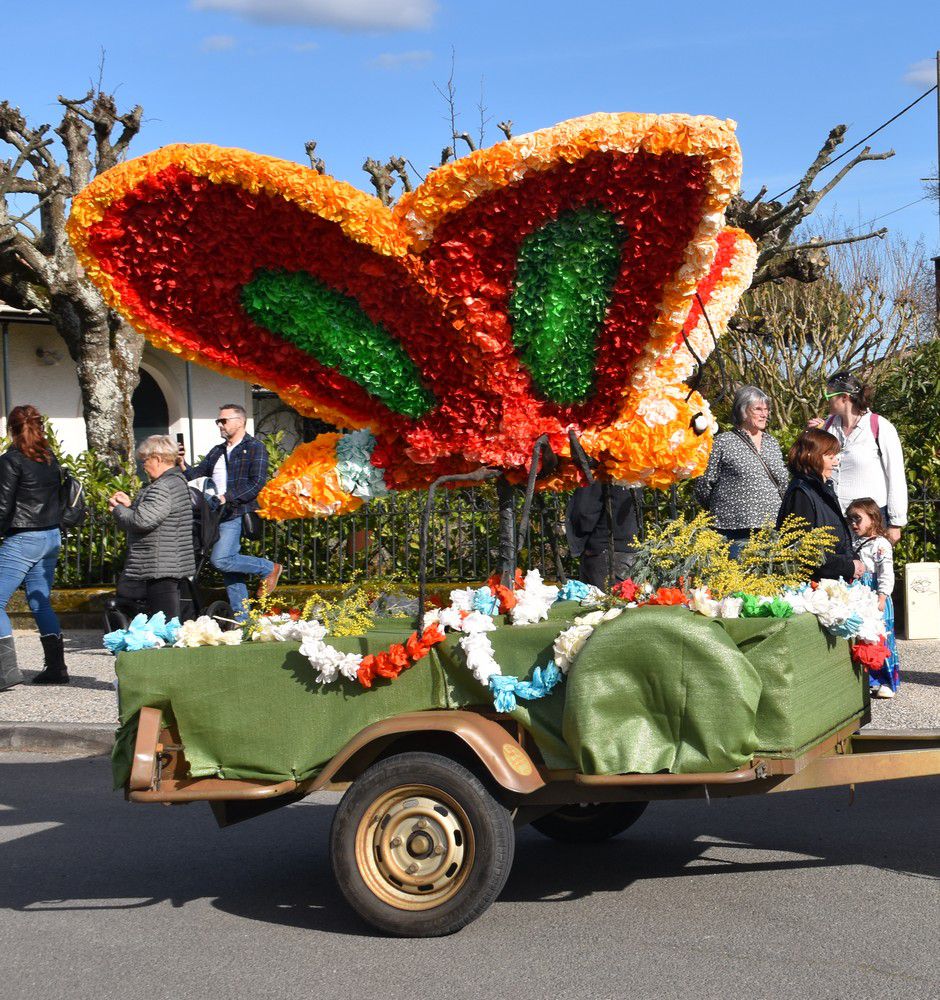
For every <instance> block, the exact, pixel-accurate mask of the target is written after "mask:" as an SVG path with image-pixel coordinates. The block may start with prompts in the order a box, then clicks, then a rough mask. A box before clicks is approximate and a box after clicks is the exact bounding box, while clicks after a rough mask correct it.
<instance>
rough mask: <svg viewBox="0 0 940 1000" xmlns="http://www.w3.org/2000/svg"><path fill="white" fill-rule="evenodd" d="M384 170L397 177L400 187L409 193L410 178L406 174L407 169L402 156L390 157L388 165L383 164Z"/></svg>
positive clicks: (410, 188)
mask: <svg viewBox="0 0 940 1000" xmlns="http://www.w3.org/2000/svg"><path fill="white" fill-rule="evenodd" d="M385 166H386V168H387V169H388V170H389V171H391V172H392V173H394V174H397V175H398V179H399V180H400V181H401V186H402V188H403V189H404V190H405V191H411V190H413V189H412V186H411V177H410V176H409V174H408V167H407V164H406V161H405V158H404V157H403V156H390V157H389V160H388V163H386V164H385Z"/></svg>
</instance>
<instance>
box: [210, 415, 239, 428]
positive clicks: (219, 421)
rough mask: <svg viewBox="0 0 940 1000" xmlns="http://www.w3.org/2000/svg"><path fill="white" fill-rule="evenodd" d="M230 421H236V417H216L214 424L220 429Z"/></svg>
mask: <svg viewBox="0 0 940 1000" xmlns="http://www.w3.org/2000/svg"><path fill="white" fill-rule="evenodd" d="M230 420H238V417H216V418H215V422H216V423H217V424H218V425H219V426H220V427H221V426H222V424H227V423H228V422H229V421H230Z"/></svg>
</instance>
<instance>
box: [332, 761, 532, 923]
mask: <svg viewBox="0 0 940 1000" xmlns="http://www.w3.org/2000/svg"><path fill="white" fill-rule="evenodd" d="M330 841H331V854H332V860H333V874H334V876H335V877H336V881H337V883H338V885H339V887H340V889H341V890H342V893H343V895H344V896H345V897H346V899H347V901H348V902H349V904H350V906H352V908H353V909H354V910H355V911H356V912H357V913H358V914H359V915H360V916H361V917H362V918H363V919H364V920H366V921H367V922H368V923H370V924H372V925H373V926H374V927H377V928H379V929H380V930H383V931H386V932H387V933H389V934H395V935H398V936H399V937H437V936H440V935H443V934H452V933H454V931H458V930H460V928H461V927H464V926H465V925H466V924H469V923H470V922H471V921H472V920H475V919H476V918H477V917H478V916H480V914H481V913H483V911H484V910H485V909H486V908H487V907H488V906H489V905H490V904H491V903H492V902H493V900H495V899H496V897H497V896H498V895H499V893H500V891H501V890H502V888H503V886H504V885H505V884H506V879H507V878H508V877H509V870H510V868H511V867H512V859H513V854H514V851H515V835H514V832H513V826H512V819H511V817H510V814H509V811H508V810H507V809H506V808H505V807H504V806H503V805H501V804H500V803H499V802H497V801H496V799H495V798H494V797H493V796H492V795H491V794H490V792H489V791H488V790H487V788H486V787H485V786H484V785H483V783H482V782H481V781H480V779H479V778H477V777H476V776H475V775H474V774H472V773H471V772H470V771H468V770H467V769H466V768H465V767H463V766H462V765H461V764H458V763H457V762H456V761H453V760H450V759H449V758H447V757H442V756H440V755H438V754H431V753H402V754H398V755H397V756H395V757H389V758H387V759H385V760H382V761H379V762H378V763H377V764H374V765H373V766H372V767H370V768H369V769H368V770H366V771H365V772H364V773H363V774H362V775H361V776H360V777H359V778H357V779H356V781H355V782H354V783H353V784H352V785H351V786H350V788H349V789H348V790H347V792H346V794H345V795H344V796H343V799H342V801H341V802H340V804H339V806H338V807H337V810H336V814H335V815H334V817H333V828H332V831H331V833H330Z"/></svg>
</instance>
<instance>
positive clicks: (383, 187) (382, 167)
mask: <svg viewBox="0 0 940 1000" xmlns="http://www.w3.org/2000/svg"><path fill="white" fill-rule="evenodd" d="M362 169H363V170H364V171H365V172H366V173H367V174H368V175H369V177H370V179H371V181H372V186H373V187H374V188H375V194H376V197H377V198H378V199H379V201H380V202H382V204H383V205H385V206H386V207H387V206H388V205H390V204H391V201H392V195H391V191H392V187H393V185H394V184H395V178H394V177H393V176H392V174H391V171H390V170H389V168H388V165H387V164H385V163H380V162H379V161H378V160H375V159H373V158H372V157H371V156H370V157H368V158H367V159H366V161H365V163H363V165H362Z"/></svg>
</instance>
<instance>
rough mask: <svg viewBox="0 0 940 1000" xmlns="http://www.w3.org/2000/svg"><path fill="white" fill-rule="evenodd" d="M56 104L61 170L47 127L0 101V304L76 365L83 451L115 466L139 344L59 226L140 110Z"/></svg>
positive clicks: (124, 454)
mask: <svg viewBox="0 0 940 1000" xmlns="http://www.w3.org/2000/svg"><path fill="white" fill-rule="evenodd" d="M59 101H60V104H61V106H62V119H61V121H60V122H59V125H58V126H57V128H56V129H55V134H56V135H58V137H59V138H60V139H61V141H62V147H63V149H64V151H65V157H64V162H63V163H60V162H58V161H57V159H56V156H55V154H54V147H53V141H54V140H53V137H52V136H51V135H49V131H50V126H49V125H48V124H42V125H39V126H38V127H33V126H30V125H29V123H28V122H27V121H26V119H25V117H24V116H23V115H22V114H21V113H20V111H19V110H18V109H17V108H15V107H13V106H11V105H10V104H9V103H8V102H7V101H3V102H0V144H4V145H6V146H8V147H9V148H10V149H11V150H13V151H14V153H15V155H14V156H13V158H12V159H7V160H2V161H0V298H2V300H3V301H6V302H9V303H10V304H12V305H14V306H15V307H17V308H21V309H38V310H40V311H41V312H43V313H45V315H46V316H48V317H49V320H50V321H51V322H52V323H53V325H54V326H55V328H56V330H57V331H58V333H59V335H60V336H61V337H62V339H63V340H64V341H65V343H66V346H67V347H68V349H69V354H70V355H71V357H72V359H73V360H74V361H75V365H76V369H77V371H78V379H79V386H80V388H81V392H82V408H83V413H84V416H85V423H86V430H87V435H88V445H89V448H91V449H92V450H94V451H96V452H97V453H98V454H99V455H101V457H102V458H103V459H104V460H105V461H106V462H107V463H108V464H109V465H110V466H112V467H113V468H118V467H121V466H123V464H124V462H126V460H127V458H128V456H129V454H130V451H131V449H132V448H133V441H134V438H133V416H132V409H131V404H130V400H131V394H132V393H133V391H134V389H135V387H136V385H137V382H138V379H139V366H140V357H141V354H142V352H143V344H144V339H143V337H142V335H141V334H139V333H137V331H136V330H134V329H133V328H132V327H131V326H130V325H129V324H128V323H127V322H126V321H125V320H124V319H122V318H121V317H120V316H119V315H118V314H117V313H114V312H112V311H110V310H109V309H108V307H107V306H106V304H105V302H104V300H103V299H102V298H101V296H100V295H99V293H98V292H97V290H96V289H95V288H94V287H93V286H92V285H91V283H90V282H89V281H88V280H87V279H86V278H85V274H84V271H83V270H82V268H81V266H80V265H79V263H78V261H77V259H76V257H75V253H74V251H73V249H72V246H71V244H70V243H69V241H68V238H67V236H66V232H65V223H66V219H67V217H68V210H69V203H70V201H71V199H72V197H73V196H74V195H75V194H77V193H78V192H79V191H81V190H82V188H84V187H85V186H86V185H87V184H88V182H89V181H90V180H91V178H92V176H94V175H95V174H97V173H101V172H103V171H105V170H108V169H110V168H111V167H113V166H115V165H116V164H117V163H118V162H119V161H120V160H121V159H122V158H123V157H124V155H125V154H126V151H127V148H128V146H129V144H130V142H131V141H132V140H133V138H134V136H135V135H136V134H137V133H138V131H139V130H140V124H141V121H142V117H143V111H142V109H141V108H140V107H139V106H137V107H134V108H132V109H131V110H130V111H128V112H125V113H120V112H119V111H118V109H117V105H116V104H115V101H114V98H113V96H112V95H110V94H106V93H104V92H103V91H102V90H101V89H100V87H99V88H97V89H95V88H92V89H91V90H89V92H88V93H87V94H86V95H85V96H84V97H82V98H79V99H76V100H72V99H67V98H64V97H60V99H59ZM14 198H16V199H18V200H17V201H15V202H14V201H13V200H12V199H14ZM19 199H25V202H26V203H25V204H24V203H23V201H21V200H19Z"/></svg>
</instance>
